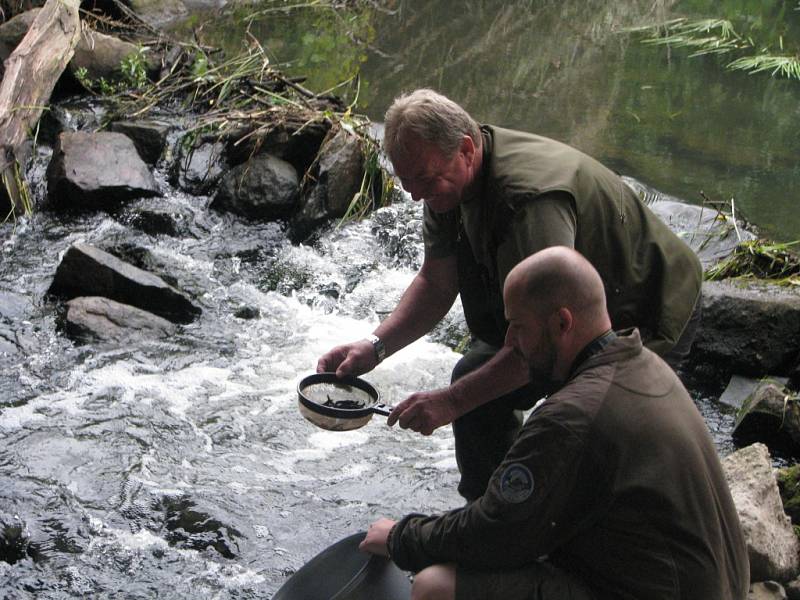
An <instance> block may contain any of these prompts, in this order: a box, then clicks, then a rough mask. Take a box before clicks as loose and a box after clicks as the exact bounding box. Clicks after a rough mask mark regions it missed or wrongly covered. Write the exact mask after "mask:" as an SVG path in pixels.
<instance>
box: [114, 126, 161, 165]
mask: <svg viewBox="0 0 800 600" xmlns="http://www.w3.org/2000/svg"><path fill="white" fill-rule="evenodd" d="M170 128H171V126H170V124H169V123H165V122H163V121H157V120H145V119H143V120H140V121H115V122H114V123H112V124H111V127H110V130H111V131H115V132H117V133H122V134H125V135H126V136H128V137H129V138H130V139H131V140H132V141H133V144H134V146H136V150H137V151H138V152H139V156H141V157H142V160H144V161H145V162H146V163H147V164H149V165H154V164H156V163H157V162H158V159H159V158H161V155H162V154H163V153H164V148H165V147H166V146H167V134H168V133H169V130H170Z"/></svg>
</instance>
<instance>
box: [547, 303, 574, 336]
mask: <svg viewBox="0 0 800 600" xmlns="http://www.w3.org/2000/svg"><path fill="white" fill-rule="evenodd" d="M552 318H553V321H554V323H553V324H554V327H555V330H556V331H555V333H557V334H558V335H559V336H563V335H566V334H568V333H572V330H573V328H574V327H575V318H574V317H573V315H572V312H571V311H570V310H569V309H568V308H566V307H565V306H562V307H561V308H559V309H558V310H557V311H556V312H555V313H553V316H552Z"/></svg>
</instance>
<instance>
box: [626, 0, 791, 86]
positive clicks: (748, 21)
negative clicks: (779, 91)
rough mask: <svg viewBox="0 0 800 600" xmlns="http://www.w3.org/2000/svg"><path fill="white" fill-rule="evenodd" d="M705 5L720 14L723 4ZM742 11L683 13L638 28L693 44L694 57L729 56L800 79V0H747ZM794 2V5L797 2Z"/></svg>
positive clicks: (656, 38) (756, 69) (742, 66)
mask: <svg viewBox="0 0 800 600" xmlns="http://www.w3.org/2000/svg"><path fill="white" fill-rule="evenodd" d="M685 4H689V5H693V4H700V5H701V6H699V7H693V8H698V9H700V12H703V8H706V9H707V12H708V14H717V15H718V11H719V10H721V7H720V6H719V5H717V4H716V3H715V4H714V6H708V7H703V6H702V5H703V4H704V3H703V2H702V1H701V2H699V3H692V2H688V3H685ZM745 4H746V6H745V7H744V8H743V9H742V8H741V7H740V11H739V12H738V14H737V15H736V16H731V17H727V16H725V15H722V16H715V17H710V18H692V19H690V18H687V17H680V18H676V19H671V20H668V21H666V22H663V23H658V24H653V25H648V26H644V27H639V28H635V29H632V31H640V32H644V33H646V34H647V37H646V38H645V39H644V43H646V44H653V45H662V46H668V47H674V48H683V49H688V50H689V51H690V52H691V54H690V56H692V57H697V56H706V55H715V56H724V57H726V58H728V59H729V60H728V62H726V63H725V67H726V68H727V69H730V70H734V71H745V72H747V73H763V72H766V73H769V74H771V75H773V76H779V77H785V78H788V79H794V80H800V2H797V0H794V2H793V3H791V2H788V1H787V0H773V1H772V2H758V3H745ZM793 4H794V5H793Z"/></svg>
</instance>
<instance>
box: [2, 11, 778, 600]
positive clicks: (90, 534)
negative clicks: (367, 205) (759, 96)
mask: <svg viewBox="0 0 800 600" xmlns="http://www.w3.org/2000/svg"><path fill="white" fill-rule="evenodd" d="M548 6H552V5H550V4H548ZM387 18H388V17H387ZM372 93H373V95H374V96H373V97H380V96H379V94H377V92H376V91H373V92H372ZM792 93H794V92H792ZM381 104H383V102H381ZM38 152H39V156H38V157H37V159H36V165H35V168H34V174H37V173H38V180H37V181H39V183H38V184H37V186H35V189H34V191H35V192H36V193H37V194H39V196H40V197H41V195H42V193H43V189H42V185H43V184H42V183H41V181H43V171H44V168H45V166H46V164H47V160H48V158H49V155H48V152H49V151H48V150H47V149H46V148H44V147H40V148H39V150H38ZM156 174H157V178H158V180H159V185H160V187H161V190H162V192H163V193H164V197H163V198H160V199H151V200H146V201H137V202H133V203H131V204H129V205H128V206H126V207H125V208H124V209H122V210H120V211H119V212H117V213H113V214H106V213H100V214H83V215H58V214H54V213H51V212H49V211H47V210H42V211H38V212H36V213H35V214H34V215H33V216H32V217H26V218H21V219H19V220H18V221H16V222H9V223H6V224H4V225H2V226H0V239H1V240H2V262H1V263H0V302H2V310H0V517H2V518H4V519H6V521H8V520H9V519H14V518H16V519H18V521H17V522H20V523H23V524H24V526H25V531H24V535H23V537H24V538H25V539H26V540H27V542H26V543H25V544H23V549H22V551H21V552H20V554H19V556H17V557H16V559H15V560H13V561H11V562H10V563H9V562H2V561H0V596H2V597H3V598H4V599H5V598H8V599H17V598H23V599H25V598H37V599H45V600H55V599H66V598H76V597H91V598H126V599H128V598H130V599H135V598H156V597H158V598H176V599H177V598H269V597H270V596H271V595H272V594H273V593H274V592H275V591H276V590H277V589H278V588H279V587H280V585H281V584H282V583H283V581H285V580H286V578H287V577H288V576H289V575H290V574H291V573H293V572H294V571H295V570H297V569H298V568H299V567H300V566H301V565H302V564H304V563H305V562H306V561H307V560H308V559H309V558H311V557H312V556H313V555H314V554H316V553H317V552H319V551H320V550H322V549H323V548H325V547H326V546H328V545H329V544H331V543H333V542H334V541H336V540H338V539H341V538H343V537H345V536H347V535H349V534H351V533H354V532H357V531H360V530H363V529H364V528H365V527H366V526H367V525H368V524H369V523H370V522H371V521H372V520H374V519H375V518H377V517H379V516H382V515H386V516H390V517H400V516H402V515H403V514H405V513H407V512H410V511H439V510H444V509H446V508H449V507H454V506H457V505H459V504H460V502H461V500H460V498H459V497H458V495H457V494H456V492H455V485H456V482H457V469H456V465H455V460H454V456H453V440H452V435H451V433H450V431H449V429H448V428H444V429H442V430H439V431H437V432H435V433H434V435H432V436H430V437H422V436H419V435H417V434H413V433H410V432H406V431H403V430H399V429H397V428H394V429H390V428H387V427H386V425H385V418H384V417H380V416H377V415H376V416H374V417H373V418H372V420H371V421H370V422H369V423H368V424H367V425H366V426H365V427H363V428H361V429H358V430H354V431H351V432H327V431H323V430H321V429H318V428H316V427H315V426H313V425H312V424H311V423H309V422H307V421H305V420H304V419H303V418H302V417H301V415H300V413H299V411H298V408H297V391H296V385H297V382H298V380H299V379H300V378H301V377H303V376H304V375H306V374H309V373H311V372H313V371H314V368H315V365H316V360H317V358H318V356H319V355H320V354H321V353H323V352H324V351H326V350H327V349H328V348H330V347H331V346H333V345H335V344H337V343H340V342H343V341H347V340H351V339H357V338H359V337H362V336H364V335H366V334H368V333H370V332H371V331H372V330H373V329H374V327H375V326H376V324H377V322H378V319H379V316H380V315H381V314H383V312H384V311H386V310H389V309H391V307H392V306H393V305H394V303H395V302H396V301H397V299H398V298H399V296H400V294H401V293H402V291H403V290H404V289H405V286H406V285H407V284H408V283H409V281H410V280H411V278H412V277H413V274H414V273H415V271H416V269H417V268H418V267H419V264H420V262H421V257H422V241H421V222H420V219H421V210H420V206H419V205H417V204H415V203H413V202H411V201H410V199H408V198H403V199H401V200H400V201H398V202H397V203H395V204H394V205H393V206H391V207H388V208H384V209H381V210H380V211H378V212H377V213H375V214H373V215H372V216H371V217H370V218H368V219H366V220H364V221H362V222H359V223H351V224H348V225H344V226H341V227H337V226H336V225H335V224H332V225H331V226H330V227H329V228H328V229H326V230H325V231H323V232H322V234H321V235H320V237H319V240H318V241H317V242H315V243H314V244H312V245H293V244H292V243H290V242H289V240H288V238H287V236H286V235H285V233H284V231H283V230H282V228H281V226H280V225H278V224H259V223H253V222H249V221H245V220H241V219H239V218H236V217H233V216H230V215H222V214H218V213H215V212H213V211H209V210H208V209H207V205H208V203H209V201H210V198H208V197H197V196H191V195H188V194H185V193H183V192H181V191H180V190H177V189H175V188H173V187H172V186H171V185H170V184H169V183H168V182H167V177H166V173H165V172H164V171H163V168H161V167H159V169H157V173H156ZM148 207H160V208H164V207H168V208H169V210H170V211H172V213H173V216H174V218H175V220H176V222H177V223H179V225H180V227H179V229H180V234H179V235H177V236H167V235H157V236H153V235H148V234H146V233H144V232H142V231H141V230H140V229H138V228H137V227H136V219H135V218H134V217H135V215H136V213H137V211H138V210H139V209H141V208H148ZM78 241H84V242H88V243H90V244H94V245H96V246H98V247H101V248H103V249H106V250H109V251H111V252H113V253H115V254H118V255H120V256H121V257H123V258H124V259H126V260H129V261H134V262H136V263H137V264H138V265H139V266H142V267H143V268H146V269H147V270H150V271H152V272H155V273H156V274H159V275H162V276H165V277H168V278H170V281H173V282H174V283H175V285H176V286H177V287H178V288H180V289H182V290H184V291H185V292H186V293H187V294H189V295H190V296H191V297H192V298H193V299H194V301H195V302H196V303H197V304H198V305H200V306H201V307H202V309H203V314H202V316H201V317H200V318H199V319H198V320H197V321H196V322H194V323H192V324H190V325H186V326H184V327H182V328H181V330H180V333H179V334H178V335H176V336H175V337H173V338H171V339H168V340H161V341H140V342H132V343H128V344H125V345H123V346H120V345H114V344H100V343H85V344H77V343H75V342H73V341H71V340H69V339H68V338H67V337H66V336H65V335H64V333H63V331H62V330H61V328H60V315H61V312H62V310H63V306H62V304H61V303H59V302H57V301H54V300H53V299H51V298H49V297H47V295H46V291H47V288H48V286H49V284H50V282H51V280H52V277H53V275H54V273H55V270H56V267H57V266H58V264H59V260H60V257H61V256H62V255H63V253H64V252H65V251H66V249H67V248H68V247H69V246H70V245H71V244H72V243H75V242H78ZM237 315H239V316H237ZM458 319H459V308H458V306H456V307H454V310H453V311H452V312H451V314H450V315H449V316H448V321H458ZM437 339H440V338H439V337H436V336H434V337H429V338H425V339H423V340H421V341H419V342H417V343H415V344H413V345H412V346H410V347H409V348H407V349H405V350H403V351H402V352H401V353H399V354H397V355H395V356H392V357H390V358H389V359H388V360H386V361H385V363H383V364H381V365H380V366H379V367H378V368H377V369H376V370H375V371H374V372H372V373H370V374H368V375H367V376H366V377H365V378H366V379H367V380H368V381H369V382H370V383H372V384H373V385H374V386H375V387H376V388H377V389H378V390H379V392H380V393H381V395H382V398H381V399H382V401H384V402H386V403H389V404H391V403H396V402H399V401H400V400H402V399H403V398H404V397H405V396H406V395H407V394H409V393H411V392H414V391H417V390H422V389H430V388H435V387H439V386H443V385H445V384H446V383H447V382H448V380H449V375H450V370H451V368H452V366H453V365H454V363H455V362H456V360H457V359H458V355H457V354H456V353H455V352H453V351H452V350H451V349H450V348H449V347H448V346H446V345H444V344H442V343H439V342H437V341H435V340H437ZM694 395H695V397H696V400H697V403H698V406H699V407H700V409H701V411H702V412H703V414H704V416H705V417H706V421H707V423H708V424H709V427H710V429H711V431H712V434H713V435H714V438H715V441H716V442H717V445H718V447H719V450H720V452H721V454H727V453H728V452H730V451H731V450H733V448H734V446H733V444H732V442H731V441H730V431H731V427H732V420H733V417H732V415H731V414H730V413H727V412H724V411H721V410H719V408H718V406H717V404H716V402H715V398H714V397H708V396H706V395H704V394H702V393H701V392H695V393H694Z"/></svg>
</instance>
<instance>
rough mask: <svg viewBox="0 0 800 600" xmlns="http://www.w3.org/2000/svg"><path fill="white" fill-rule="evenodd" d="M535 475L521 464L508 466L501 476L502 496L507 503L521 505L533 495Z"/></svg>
mask: <svg viewBox="0 0 800 600" xmlns="http://www.w3.org/2000/svg"><path fill="white" fill-rule="evenodd" d="M533 487H534V483H533V474H532V473H531V472H530V469H528V467H526V466H525V465H523V464H520V463H512V464H510V465H508V466H507V467H506V468H505V469H504V470H503V474H502V475H501V476H500V494H501V495H502V496H503V499H504V500H505V501H506V502H510V503H511V504H519V503H520V502H525V500H527V499H528V498H530V496H531V494H533Z"/></svg>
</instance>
